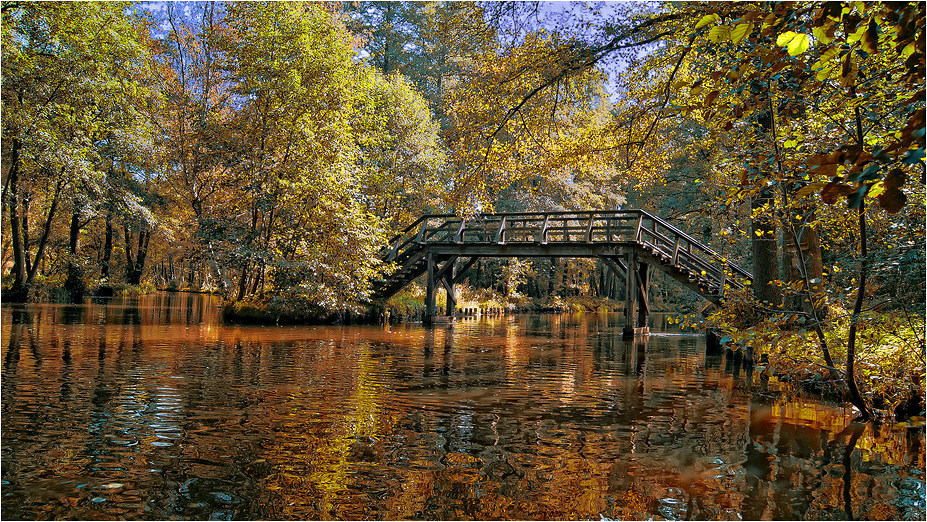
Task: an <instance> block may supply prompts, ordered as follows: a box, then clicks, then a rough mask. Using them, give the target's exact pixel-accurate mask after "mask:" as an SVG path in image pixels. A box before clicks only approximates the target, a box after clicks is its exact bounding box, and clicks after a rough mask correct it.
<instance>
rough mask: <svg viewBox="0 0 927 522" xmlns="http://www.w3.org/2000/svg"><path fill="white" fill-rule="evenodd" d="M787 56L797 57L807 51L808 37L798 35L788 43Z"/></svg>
mask: <svg viewBox="0 0 927 522" xmlns="http://www.w3.org/2000/svg"><path fill="white" fill-rule="evenodd" d="M788 49H789V56H798V55H799V54H801V53H803V52H805V51H807V50H808V35H807V34H802V33H798V34H796V35H795V38H792V41H790V42H789V46H788Z"/></svg>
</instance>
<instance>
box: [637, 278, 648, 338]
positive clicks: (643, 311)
mask: <svg viewBox="0 0 927 522" xmlns="http://www.w3.org/2000/svg"><path fill="white" fill-rule="evenodd" d="M636 275H637V325H636V327H635V328H634V333H635V334H638V333H640V334H649V333H650V326H648V321H649V319H650V265H648V264H647V263H637V274H636Z"/></svg>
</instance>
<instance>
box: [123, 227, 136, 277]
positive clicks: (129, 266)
mask: <svg viewBox="0 0 927 522" xmlns="http://www.w3.org/2000/svg"><path fill="white" fill-rule="evenodd" d="M122 232H123V239H124V240H125V244H126V282H128V281H129V280H130V279H132V270H133V269H134V268H135V259H133V258H132V232H131V231H129V227H128V225H123V226H122Z"/></svg>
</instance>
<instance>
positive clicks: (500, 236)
mask: <svg viewBox="0 0 927 522" xmlns="http://www.w3.org/2000/svg"><path fill="white" fill-rule="evenodd" d="M506 217H507V216H502V223H500V224H499V231H498V232H496V244H497V245H504V244H505V218H506Z"/></svg>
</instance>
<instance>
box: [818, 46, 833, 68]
mask: <svg viewBox="0 0 927 522" xmlns="http://www.w3.org/2000/svg"><path fill="white" fill-rule="evenodd" d="M838 52H840V50H839V49H837V48H836V47H831V48H830V49H828V50H826V51H824V53H822V54H821V57H820V58H818V61H817V62H815V63H814V67H813V68H814V69H822V68H824V67H827V65H828V62H830V61H831V60H832V59H833V58H834V56H837V53H838Z"/></svg>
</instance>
